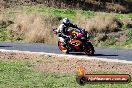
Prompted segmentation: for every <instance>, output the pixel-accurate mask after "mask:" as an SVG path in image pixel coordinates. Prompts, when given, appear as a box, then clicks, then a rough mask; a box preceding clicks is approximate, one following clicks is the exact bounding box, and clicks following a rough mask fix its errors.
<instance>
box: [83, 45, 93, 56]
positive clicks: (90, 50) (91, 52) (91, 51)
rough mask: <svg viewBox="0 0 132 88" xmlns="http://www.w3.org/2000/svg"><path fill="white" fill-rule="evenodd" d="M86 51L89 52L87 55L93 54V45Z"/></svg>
mask: <svg viewBox="0 0 132 88" xmlns="http://www.w3.org/2000/svg"><path fill="white" fill-rule="evenodd" d="M85 53H86V54H87V55H92V54H93V49H92V47H90V46H89V47H87V48H86V49H85Z"/></svg>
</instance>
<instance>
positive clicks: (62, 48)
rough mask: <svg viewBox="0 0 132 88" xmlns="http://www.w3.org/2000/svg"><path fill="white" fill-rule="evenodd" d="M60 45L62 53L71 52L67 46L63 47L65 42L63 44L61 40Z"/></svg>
mask: <svg viewBox="0 0 132 88" xmlns="http://www.w3.org/2000/svg"><path fill="white" fill-rule="evenodd" d="M58 47H59V49H60V51H61V52H62V53H66V54H68V53H69V50H68V49H67V48H65V47H63V44H62V42H61V41H58Z"/></svg>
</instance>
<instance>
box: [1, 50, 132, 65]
mask: <svg viewBox="0 0 132 88" xmlns="http://www.w3.org/2000/svg"><path fill="white" fill-rule="evenodd" d="M0 52H10V53H25V54H40V55H53V56H58V57H70V58H77V59H80V60H97V61H105V62H119V63H129V64H132V61H126V60H119V59H109V58H99V57H93V56H76V55H66V54H55V53H46V52H31V51H19V50H5V49H0Z"/></svg>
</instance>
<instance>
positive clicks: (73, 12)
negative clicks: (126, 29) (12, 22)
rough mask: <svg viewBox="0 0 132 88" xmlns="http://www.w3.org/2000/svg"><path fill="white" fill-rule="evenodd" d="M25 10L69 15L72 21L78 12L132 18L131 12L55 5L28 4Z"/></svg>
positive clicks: (87, 14) (60, 15) (91, 15)
mask: <svg viewBox="0 0 132 88" xmlns="http://www.w3.org/2000/svg"><path fill="white" fill-rule="evenodd" d="M23 9H24V10H26V11H27V12H28V13H32V12H39V13H44V14H45V13H48V14H52V15H55V16H59V17H68V18H70V19H71V20H72V21H74V19H75V15H76V14H82V15H83V16H86V17H88V18H92V17H94V16H96V15H97V14H101V15H105V16H111V15H115V16H116V17H117V18H118V19H126V18H132V13H129V14H120V13H106V12H94V11H90V10H89V11H84V10H76V9H58V8H53V7H50V8H49V7H45V6H26V7H23Z"/></svg>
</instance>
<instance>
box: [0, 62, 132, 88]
mask: <svg viewBox="0 0 132 88" xmlns="http://www.w3.org/2000/svg"><path fill="white" fill-rule="evenodd" d="M96 73H104V72H96ZM107 73H113V72H107ZM115 73H117V72H115ZM75 75H76V74H58V73H49V72H41V71H36V70H34V69H33V65H32V63H30V62H27V61H0V87H1V88H18V87H19V88H29V87H30V88H31V87H33V88H62V87H63V88H95V87H97V88H102V87H104V88H130V87H131V85H132V82H131V83H128V84H87V85H85V86H80V85H78V84H77V83H76V80H75V78H76V76H75Z"/></svg>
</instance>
